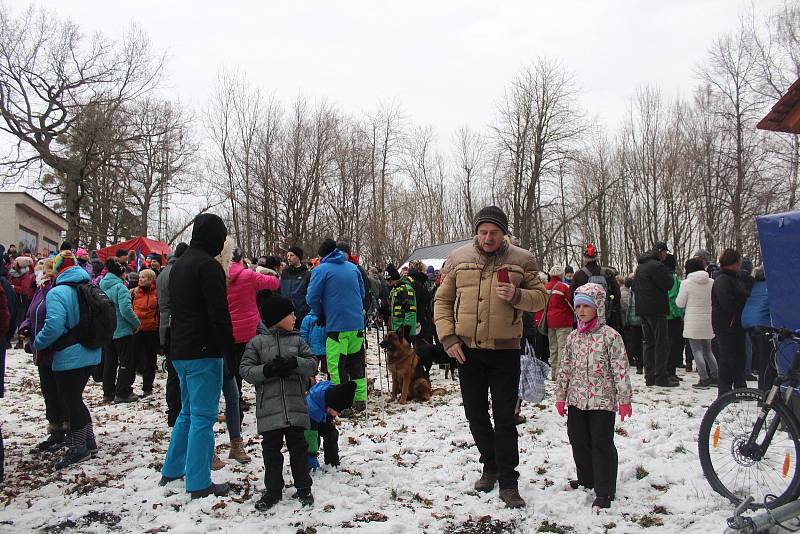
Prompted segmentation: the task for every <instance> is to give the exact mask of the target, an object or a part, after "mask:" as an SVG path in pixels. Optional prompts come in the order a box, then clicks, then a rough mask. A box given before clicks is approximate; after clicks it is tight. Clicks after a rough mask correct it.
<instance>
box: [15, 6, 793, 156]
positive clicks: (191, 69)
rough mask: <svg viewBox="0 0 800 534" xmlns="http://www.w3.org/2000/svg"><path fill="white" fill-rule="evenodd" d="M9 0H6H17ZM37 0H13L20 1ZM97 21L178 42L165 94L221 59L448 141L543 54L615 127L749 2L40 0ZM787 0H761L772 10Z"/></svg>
mask: <svg viewBox="0 0 800 534" xmlns="http://www.w3.org/2000/svg"><path fill="white" fill-rule="evenodd" d="M6 1H8V0H6ZM27 3H31V2H28V1H27V0H13V2H10V3H9V4H8V5H12V6H13V8H14V9H17V8H21V7H23V6H24V5H25V4H27ZM34 3H36V4H37V5H45V6H46V7H47V8H48V9H51V10H54V11H55V12H57V13H58V14H59V15H61V16H64V17H70V18H72V19H73V20H74V21H75V22H77V23H78V24H80V26H81V27H82V28H83V29H84V30H85V31H86V33H91V32H94V31H102V32H104V33H105V34H106V35H108V36H110V37H119V36H120V35H122V34H123V33H124V32H125V30H126V29H128V28H129V26H130V24H131V23H132V22H135V23H137V24H138V25H139V26H140V27H141V28H142V29H144V30H145V31H146V32H147V34H148V35H149V36H150V38H151V39H152V42H153V44H154V45H155V48H156V49H157V50H166V51H167V53H168V58H169V59H168V65H167V79H166V81H165V84H166V86H167V87H166V92H167V94H169V95H170V96H171V97H172V98H175V97H177V98H179V99H180V100H182V101H184V102H186V103H188V104H190V105H191V106H192V107H194V108H195V109H196V110H198V111H199V110H202V108H203V106H205V104H206V102H207V99H208V96H209V95H210V93H211V92H212V90H213V88H214V86H215V84H216V78H217V73H218V70H219V69H220V67H223V66H226V67H237V68H239V69H240V70H242V71H244V72H245V73H246V74H247V77H248V78H249V80H250V81H251V82H252V83H254V84H255V85H258V86H260V87H262V88H263V89H264V90H266V91H267V92H274V93H275V94H276V95H277V96H278V97H279V98H280V99H281V100H282V101H284V102H285V103H288V102H290V101H292V100H294V98H296V96H297V95H298V94H303V95H305V96H307V97H310V98H311V99H316V98H322V97H325V98H327V99H328V100H329V101H330V102H331V103H333V104H335V105H336V106H337V107H338V108H339V109H340V110H342V111H344V112H346V113H351V114H355V115H357V114H359V113H361V112H370V111H372V110H374V109H375V108H376V107H377V104H378V102H379V101H380V100H392V99H395V100H396V101H397V102H399V104H400V105H401V107H402V109H403V110H404V112H405V114H406V116H407V117H408V118H409V119H411V121H413V122H414V123H415V124H420V125H426V124H430V125H432V126H433V127H434V128H435V129H436V131H437V132H438V135H439V139H440V144H441V146H442V147H443V148H444V147H445V146H448V145H449V141H450V139H451V136H452V132H453V131H454V130H455V129H456V128H457V127H459V126H461V125H464V124H467V125H470V126H472V127H473V128H476V129H483V128H485V127H486V126H487V125H488V124H489V123H490V122H491V121H492V120H493V117H494V110H495V108H496V105H497V102H498V100H499V99H500V98H501V96H502V95H503V91H504V88H505V86H506V85H507V83H508V82H509V81H510V80H511V79H512V78H513V77H514V75H515V74H516V73H517V72H518V71H519V70H520V68H521V67H522V66H523V65H525V64H526V63H528V62H530V61H532V60H534V59H535V58H536V57H537V56H548V57H552V58H556V59H559V60H560V61H562V62H563V63H564V65H565V66H566V67H567V68H569V69H570V70H571V71H573V73H574V74H575V77H576V80H577V81H578V83H579V85H580V87H581V89H582V95H581V98H580V101H581V103H582V105H583V106H584V107H585V108H586V109H587V110H588V111H589V113H590V114H591V115H596V116H598V117H599V118H600V119H601V120H602V121H603V122H605V123H606V124H607V125H609V126H611V127H614V126H616V125H617V123H618V122H619V121H620V119H621V117H622V115H623V113H624V111H625V107H626V102H627V99H628V98H629V97H630V96H631V95H632V94H633V93H634V91H635V89H636V87H637V86H640V85H642V84H647V83H650V84H654V85H657V86H659V87H661V88H662V89H663V90H664V92H665V94H666V95H670V96H671V95H675V94H679V93H680V94H682V95H688V94H689V93H690V92H691V90H692V88H693V86H694V84H695V79H694V75H693V68H694V67H695V66H696V65H697V64H698V62H700V61H701V60H702V59H703V58H704V57H705V54H706V51H707V49H708V47H709V46H710V44H711V43H712V41H713V39H714V38H715V37H717V36H719V35H720V34H722V33H725V32H727V31H731V30H733V29H735V28H736V25H737V21H738V17H739V15H740V14H741V13H742V12H743V10H744V9H745V8H746V7H748V6H749V5H751V4H750V2H748V1H746V0H668V1H658V0H641V1H635V0H613V1H612V0H551V1H548V2H544V1H534V0H529V1H506V0H503V1H499V0H495V1H484V2H479V1H471V0H470V1H465V0H459V1H455V0H450V1H441V0H427V1H420V0H395V1H393V2H385V1H376V0H372V1H369V0H359V1H344V0H340V1H337V0H327V1H303V0H262V1H255V0H229V1H225V0H214V1H207V0H197V1H189V0H181V1H178V0H160V1H153V0H134V1H127V2H119V1H108V0H59V1H50V2H34ZM780 3H781V2H780V0H753V4H755V8H756V9H757V11H758V12H760V13H764V14H765V13H767V12H769V11H770V10H771V9H772V8H773V7H775V6H777V5H779V4H780Z"/></svg>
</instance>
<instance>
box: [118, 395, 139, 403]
mask: <svg viewBox="0 0 800 534" xmlns="http://www.w3.org/2000/svg"><path fill="white" fill-rule="evenodd" d="M138 400H139V395H137V394H136V393H131V394H130V395H128V396H127V397H114V404H125V403H126V402H136V401H138Z"/></svg>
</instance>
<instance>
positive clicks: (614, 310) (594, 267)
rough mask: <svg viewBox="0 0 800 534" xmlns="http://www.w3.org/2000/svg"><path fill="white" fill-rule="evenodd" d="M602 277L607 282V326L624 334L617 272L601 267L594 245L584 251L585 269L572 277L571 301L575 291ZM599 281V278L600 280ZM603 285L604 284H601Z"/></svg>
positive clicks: (589, 245) (570, 286)
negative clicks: (594, 278) (593, 279)
mask: <svg viewBox="0 0 800 534" xmlns="http://www.w3.org/2000/svg"><path fill="white" fill-rule="evenodd" d="M600 276H602V277H603V279H604V280H605V288H604V289H605V290H606V292H607V295H606V298H607V300H608V303H607V306H606V324H607V325H608V326H610V327H611V328H613V329H614V330H616V331H617V332H620V333H622V312H621V308H620V301H621V298H622V296H621V293H620V290H619V284H618V283H617V278H616V272H614V271H613V270H612V269H609V268H608V267H602V266H600V256H599V253H598V251H597V247H595V246H594V243H589V244H588V245H587V246H586V249H585V250H584V251H583V267H582V268H581V269H578V272H576V273H574V274H573V276H572V281H570V283H569V301H570V302H572V298H573V297H574V295H575V290H576V289H578V288H579V287H581V286H582V285H584V284H588V283H589V280H590V279H591V278H592V277H600ZM598 281H599V278H598ZM601 285H602V284H601Z"/></svg>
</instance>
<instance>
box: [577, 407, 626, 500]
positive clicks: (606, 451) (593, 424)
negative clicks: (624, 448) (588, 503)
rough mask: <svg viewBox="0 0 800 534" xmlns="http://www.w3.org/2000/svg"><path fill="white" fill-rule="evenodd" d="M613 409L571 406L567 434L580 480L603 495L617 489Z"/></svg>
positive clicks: (608, 494) (612, 493)
mask: <svg viewBox="0 0 800 534" xmlns="http://www.w3.org/2000/svg"><path fill="white" fill-rule="evenodd" d="M614 416H615V414H614V412H610V411H607V410H580V409H578V408H576V407H574V406H570V407H569V410H568V413H567V435H568V436H569V444H570V445H571V446H572V458H573V459H574V460H575V467H576V469H577V471H578V482H579V483H580V484H581V485H583V486H585V487H587V488H594V492H595V494H597V495H598V496H600V497H610V496H612V495H614V494H615V493H616V492H617V460H618V458H617V448H616V447H615V446H614Z"/></svg>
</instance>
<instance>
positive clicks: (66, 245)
mask: <svg viewBox="0 0 800 534" xmlns="http://www.w3.org/2000/svg"><path fill="white" fill-rule="evenodd" d="M62 250H72V243H70V242H69V241H64V242H62V243H61V246H59V247H58V251H59V252H61V251H62Z"/></svg>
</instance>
